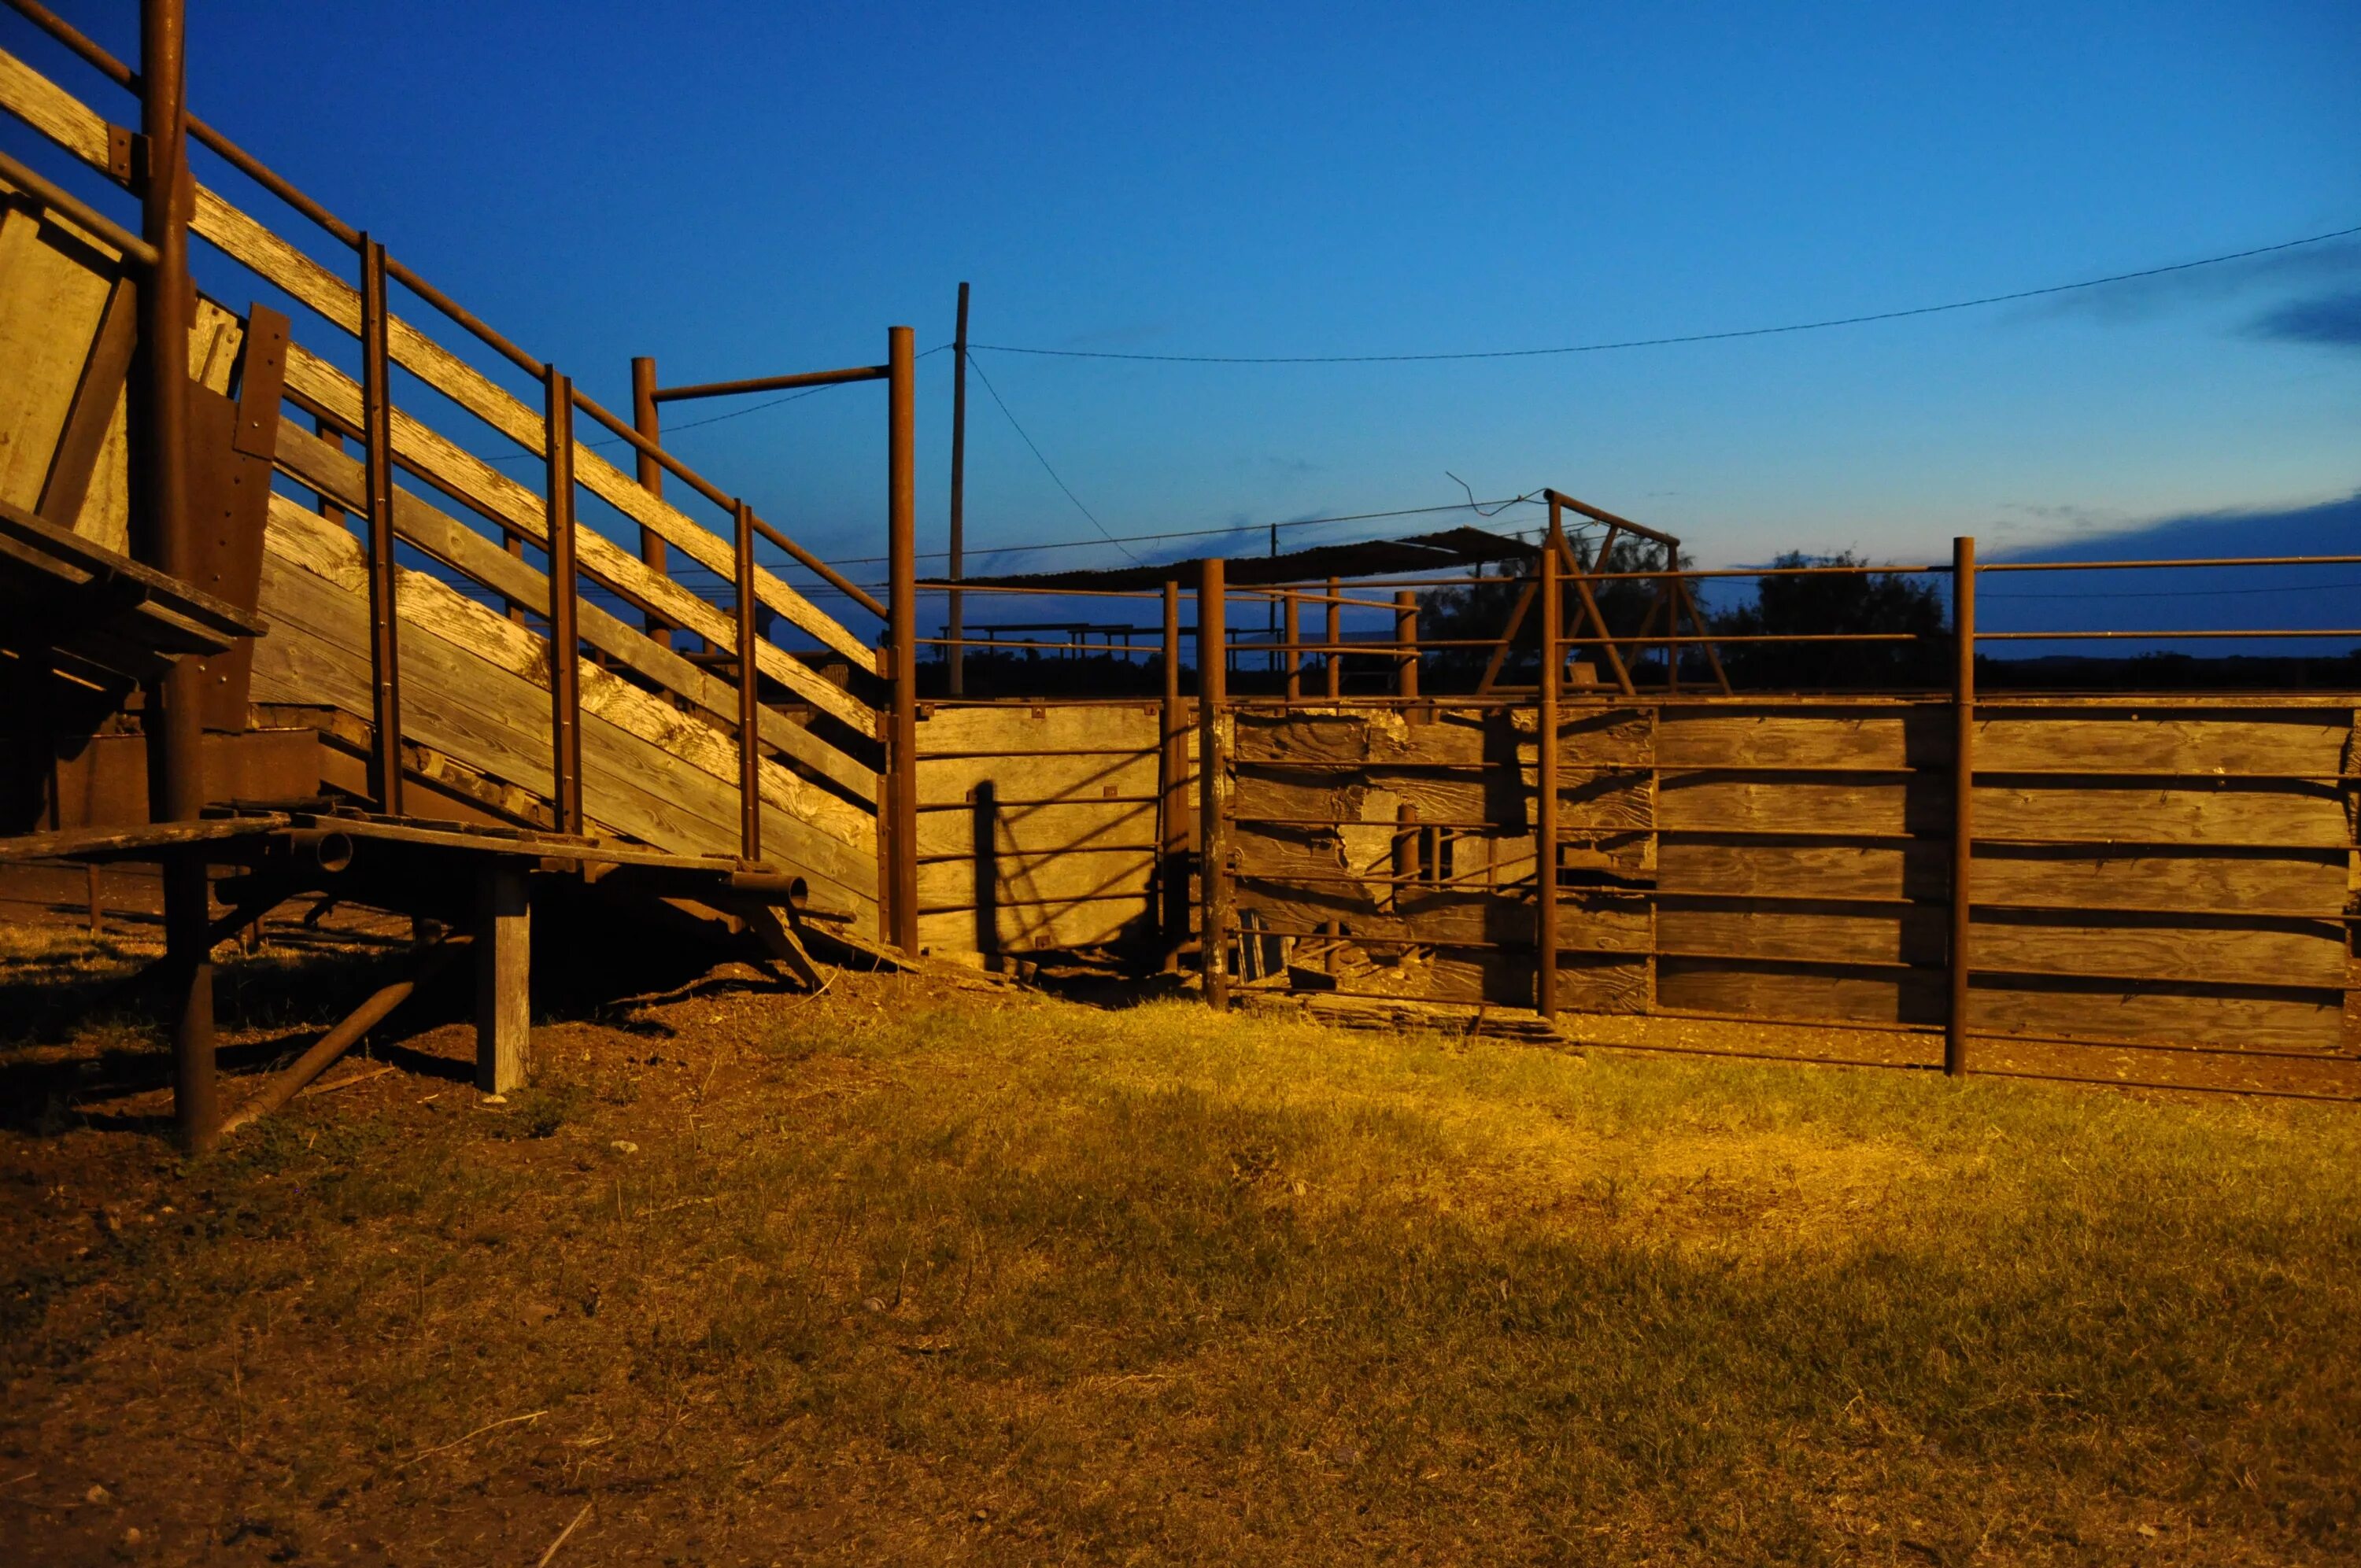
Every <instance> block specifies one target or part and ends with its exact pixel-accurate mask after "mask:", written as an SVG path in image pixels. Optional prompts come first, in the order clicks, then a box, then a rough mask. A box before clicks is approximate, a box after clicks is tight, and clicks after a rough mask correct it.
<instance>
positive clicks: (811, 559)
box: [6, 0, 888, 620]
mask: <svg viewBox="0 0 2361 1568" xmlns="http://www.w3.org/2000/svg"><path fill="white" fill-rule="evenodd" d="M6 4H7V5H9V6H10V7H11V8H13V9H15V10H16V11H17V12H18V13H19V14H21V15H22V16H25V17H26V19H27V20H28V21H30V22H32V23H33V24H34V25H35V26H36V27H39V28H41V29H42V30H43V31H44V32H46V33H48V34H49V36H50V37H51V38H53V39H55V40H56V41H57V42H59V43H60V44H62V45H63V46H65V48H66V49H68V50H69V51H70V52H71V53H73V54H74V55H76V56H78V57H79V58H80V59H81V60H82V61H83V62H84V63H86V64H88V65H90V66H91V67H92V68H93V69H94V70H96V71H98V72H99V73H100V74H101V75H103V76H105V77H106V78H107V79H109V80H110V81H112V82H115V84H116V85H118V86H120V87H123V88H125V89H126V91H129V92H133V93H137V91H138V90H139V75H138V72H137V71H134V70H132V69H131V67H129V66H128V65H126V64H125V63H124V62H123V61H122V60H118V59H116V58H115V56H114V55H112V54H110V53H109V52H107V50H106V49H104V48H102V47H101V46H100V45H99V44H97V43H96V42H94V41H93V40H92V39H91V38H88V37H87V36H85V35H84V34H83V33H82V32H81V31H80V30H78V29H77V28H75V27H73V25H72V24H71V23H69V22H67V21H66V20H65V19H64V18H62V17H60V16H58V15H57V14H56V13H55V12H53V11H51V10H49V7H48V6H46V5H40V4H39V3H38V0H6ZM186 119H187V123H188V127H189V134H190V135H191V136H192V137H195V138H196V139H197V140H198V141H199V142H201V143H202V144H203V145H204V146H205V147H206V148H210V149H212V150H213V151H214V152H215V153H217V154H219V155H220V156H221V157H222V158H223V159H225V160H227V161H228V162H229V163H230V165H231V166H232V167H234V168H236V170H239V171H240V172H241V173H243V174H245V175H246V176H247V178H249V179H251V180H253V181H255V182H256V183H257V184H258V185H260V186H261V187H262V188H263V189H265V190H267V191H269V192H270V193H271V194H272V195H274V196H277V197H278V198H279V199H280V201H282V202H285V203H287V204H288V205H289V206H291V207H293V208H294V209H295V210H296V211H297V212H299V213H302V214H303V215H304V216H305V217H307V218H310V219H311V220H312V221H313V223H315V224H317V225H319V226H320V227H321V228H323V229H324V230H326V231H327V233H328V234H329V235H331V236H334V237H335V239H337V240H338V241H340V242H341V243H343V244H345V245H346V246H351V247H356V248H357V247H359V246H360V245H361V244H362V243H363V236H362V233H361V231H360V230H358V229H356V228H354V227H353V226H352V225H350V224H347V223H346V222H345V221H344V220H343V219H341V218H339V217H337V216H336V215H335V214H334V213H332V212H330V211H328V209H327V208H325V207H324V206H322V205H321V204H320V203H318V202H316V201H314V200H313V199H312V198H311V197H310V196H307V195H305V194H304V193H303V192H302V191H301V190H299V189H298V188H297V187H296V186H295V185H294V184H292V183H291V181H288V180H287V179H286V178H285V177H283V176H281V175H280V174H279V173H277V172H276V171H275V170H271V169H270V168H269V166H268V165H267V164H265V163H263V162H262V160H261V159H258V158H256V157H255V156H254V155H253V154H251V153H249V152H247V150H246V149H245V148H241V147H239V146H238V145H237V144H236V142H234V141H232V140H231V139H230V138H229V137H226V136H225V135H223V134H222V133H221V132H219V131H217V130H215V129H214V127H213V126H209V125H207V124H206V123H205V122H204V121H203V120H201V119H200V118H198V117H197V116H196V115H193V114H191V115H187V116H186ZM12 161H13V160H12ZM25 172H26V173H27V175H28V176H30V180H31V181H39V176H38V175H35V174H32V171H31V170H26V171H25ZM12 178H13V175H12ZM41 185H42V186H43V187H45V188H43V189H37V188H36V187H35V185H34V184H32V183H30V182H29V181H28V182H26V188H27V190H31V191H34V192H35V193H36V194H38V195H40V196H41V197H42V199H43V200H44V201H45V202H48V201H49V199H50V197H49V192H52V191H57V188H56V187H55V186H52V185H49V184H48V182H47V181H41ZM57 194H58V195H59V196H60V197H62V198H63V201H61V202H56V203H51V204H53V205H56V206H58V207H59V210H60V211H62V212H65V213H66V214H68V215H69V216H71V217H73V218H74V219H75V221H76V222H77V223H81V222H83V220H84V214H88V216H89V218H90V219H92V220H94V221H95V223H96V224H98V225H105V226H104V227H103V228H101V229H100V231H99V232H101V233H102V235H103V236H104V237H105V238H106V239H107V240H108V241H109V243H111V244H112V243H115V242H116V240H117V232H119V231H117V232H109V231H110V230H115V225H107V223H106V220H105V219H104V218H103V217H101V216H100V215H99V214H96V213H95V212H93V211H91V210H90V209H89V208H88V207H86V206H84V205H82V203H76V202H74V199H73V198H72V197H71V196H69V195H66V193H65V192H61V191H57ZM66 203H73V204H72V205H67V204H66ZM124 248H126V254H129V255H132V256H134V257H135V258H137V257H138V255H139V253H140V252H142V251H147V247H145V246H144V245H140V244H137V242H134V245H133V246H132V247H124ZM147 254H148V262H149V264H152V258H153V252H152V251H148V252H147ZM385 270H386V274H387V275H388V276H389V277H390V278H392V279H393V280H395V281H397V282H399V283H401V285H402V286H403V287H404V288H406V289H408V290H410V291H412V293H414V294H416V295H417V296H418V297H419V298H420V299H422V300H424V301H425V302H427V303H428V304H430V305H433V306H434V308H435V309H436V310H438V311H440V312H442V313H443V314H445V316H448V317H449V318H450V319H451V320H452V321H453V322H455V323H457V324H458V325H460V326H462V327H465V328H466V329H467V331H468V332H470V333H471V334H474V335H475V336H476V337H478V339H480V340H481V341H482V342H483V343H484V344H485V345H487V346H488V347H489V348H491V349H493V350H494V351H495V352H497V353H499V354H500V356H502V357H503V358H505V359H507V360H508V361H509V362H510V363H511V364H513V365H514V366H516V367H518V368H519V369H521V370H522V371H523V372H524V373H525V374H527V375H529V376H531V377H533V378H534V379H535V380H541V379H543V378H544V377H546V376H547V374H548V369H549V367H548V366H547V365H546V364H544V362H543V361H541V360H540V359H537V358H535V357H534V356H533V355H531V354H528V353H526V352H525V351H524V350H523V349H522V348H520V347H519V346H517V345H516V344H514V343H512V342H511V341H510V340H509V339H508V338H507V337H505V336H503V335H502V334H500V332H498V331H496V330H495V329H494V328H492V327H491V326H490V325H489V324H487V323H485V322H484V321H483V320H482V319H481V318H480V317H478V316H477V315H476V314H475V313H473V312H471V311H469V310H467V308H466V307H465V306H463V305H461V304H459V303H458V302H456V301H455V300H453V299H452V298H451V297H450V296H449V295H447V294H445V293H444V292H443V291H441V290H440V289H437V288H436V287H434V285H433V284H432V283H429V282H428V281H427V280H425V279H423V278H422V277H420V276H419V275H418V274H417V273H416V272H415V271H413V270H412V269H410V268H409V267H407V266H405V265H403V264H402V263H401V261H399V260H397V259H395V258H392V257H390V256H389V257H387V258H386V259H385ZM887 372H888V367H885V366H882V365H881V366H862V367H853V368H851V369H845V370H825V371H817V372H812V373H809V374H808V375H807V376H804V377H791V378H768V379H765V380H763V381H758V382H752V383H745V384H742V385H737V384H731V383H716V384H714V385H713V386H711V387H704V388H697V387H691V388H675V389H669V390H667V391H664V392H660V393H659V394H658V396H659V398H660V399H670V398H678V397H688V396H708V395H712V394H714V393H715V392H718V391H728V390H761V389H766V388H767V387H769V386H770V385H771V384H772V383H773V382H774V381H775V382H776V383H777V384H779V385H782V386H785V385H796V386H807V385H825V384H834V383H837V382H843V381H859V380H874V379H882V378H884V377H885V376H886V374H887ZM575 402H576V406H577V407H578V408H580V409H581V410H582V411H584V412H586V413H588V414H589V415H590V416H591V417H592V418H593V419H596V420H597V421H598V422H599V423H601V424H603V425H605V426H606V427H607V428H608V429H609V430H610V431H612V432H613V433H615V434H617V435H619V436H620V437H621V438H623V439H624V440H625V441H627V442H629V443H631V445H632V446H633V447H634V448H635V449H637V450H639V451H641V452H643V453H645V454H646V455H648V456H650V457H652V458H653V459H654V460H655V461H656V462H658V463H661V464H663V465H664V467H665V468H666V469H668V470H669V471H670V472H672V473H673V474H675V475H676V476H678V477H679V478H680V479H681V480H682V482H684V483H685V484H687V485H688V486H690V487H691V488H694V489H695V490H697V493H698V494H699V495H702V496H704V497H705V498H706V499H708V500H709V501H711V502H712V503H713V504H714V505H715V506H717V507H719V508H720V509H721V510H724V511H727V512H730V513H731V514H732V516H733V517H734V516H735V514H736V511H737V507H738V498H736V497H734V496H731V495H730V494H728V493H727V492H725V491H723V490H722V489H721V488H720V487H719V486H717V485H715V484H713V483H712V482H711V481H710V480H708V479H707V478H705V477H703V476H702V475H700V474H698V473H697V471H696V470H694V469H692V468H690V467H689V466H687V465H686V464H684V463H682V462H681V461H680V460H679V459H678V458H676V457H675V456H673V455H671V454H670V453H668V452H665V451H664V450H663V449H662V448H660V447H658V446H656V445H654V444H652V443H650V442H648V441H647V440H646V438H645V437H643V436H642V435H640V433H638V432H637V431H636V430H634V429H632V428H631V426H630V425H628V424H626V423H625V422H622V421H620V420H619V419H617V418H616V417H615V416H614V415H613V414H611V413H609V412H608V411H607V410H605V409H604V408H602V407H600V406H599V405H598V403H597V402H596V401H595V400H592V399H590V398H589V397H588V396H587V395H586V394H584V393H582V392H581V391H580V390H579V389H577V391H576V393H575ZM754 532H756V533H758V534H760V535H761V536H762V537H763V538H764V539H765V540H767V541H769V542H770V543H772V544H774V545H776V546H777V547H778V548H779V549H781V550H784V551H785V552H786V553H787V554H789V555H790V556H792V557H793V558H794V559H795V560H796V562H797V563H798V564H800V565H803V566H804V567H806V568H807V570H809V571H811V572H813V573H814V574H816V575H817V576H819V577H820V578H821V579H822V580H824V581H826V582H827V583H828V584H829V586H831V587H835V588H837V589H838V590H839V591H840V592H842V593H844V594H845V595H846V596H847V597H849V598H851V599H852V601H853V602H854V603H855V604H858V605H859V606H860V607H861V608H862V609H864V610H867V611H868V612H869V613H870V614H872V615H873V616H875V617H877V618H878V619H879V620H884V619H886V609H885V606H884V604H882V603H881V602H880V601H879V600H878V599H876V598H874V597H873V596H872V595H870V594H868V593H867V592H865V591H863V590H862V588H861V587H859V586H858V585H856V584H854V583H852V582H851V580H850V579H848V578H846V577H844V576H842V575H841V574H840V573H839V572H837V571H836V570H835V569H834V568H833V567H831V566H829V565H828V564H827V563H826V562H824V561H822V560H821V559H820V558H819V557H818V556H816V555H814V554H811V553H810V552H809V551H807V550H806V549H805V548H804V547H803V546H802V545H800V544H797V543H796V542H795V541H794V540H792V539H790V538H789V537H787V535H785V533H783V532H780V531H779V530H778V529H776V528H774V527H773V526H772V525H771V524H769V523H767V522H765V521H763V520H762V519H761V518H759V517H757V518H756V519H755V520H754Z"/></svg>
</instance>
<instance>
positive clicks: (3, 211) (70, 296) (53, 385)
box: [0, 203, 113, 511]
mask: <svg viewBox="0 0 2361 1568" xmlns="http://www.w3.org/2000/svg"><path fill="white" fill-rule="evenodd" d="M105 259H106V258H104V257H102V256H101V255H99V254H98V253H97V252H96V251H93V250H92V249H91V248H90V247H88V246H86V245H84V244H83V243H82V241H81V240H79V239H77V238H75V237H74V236H72V235H71V234H70V233H68V232H67V231H66V230H65V229H63V228H61V227H60V226H59V225H57V224H55V223H51V222H47V221H44V219H43V218H42V217H41V215H40V214H38V212H35V211H33V210H30V209H29V208H27V207H24V206H19V205H17V204H16V203H7V204H5V206H0V366H5V367H6V374H5V376H0V500H6V501H8V502H10V503H11V504H12V505H16V506H19V507H22V508H24V509H25V510H27V511H31V510H34V509H35V508H36V507H37V506H38V505H39V504H40V499H41V484H42V481H43V480H44V479H46V478H47V477H49V458H50V456H51V455H53V454H54V453H55V452H56V450H57V444H58V437H59V435H60V433H62V432H63V431H64V429H65V422H66V411H67V410H68V409H69V408H70V407H71V405H72V402H73V394H74V388H75V386H76V385H77V384H78V383H79V382H80V380H81V379H82V361H83V360H84V359H86V358H88V357H89V355H90V345H91V339H92V337H93V335H94V334H96V332H97V330H98V318H99V313H100V312H101V311H102V310H103V309H104V306H105V304H106V294H107V291H108V289H109V288H111V287H112V286H113V282H112V279H111V278H110V277H109V276H108V275H107V273H106V271H104V270H103V268H104V263H105Z"/></svg>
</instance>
